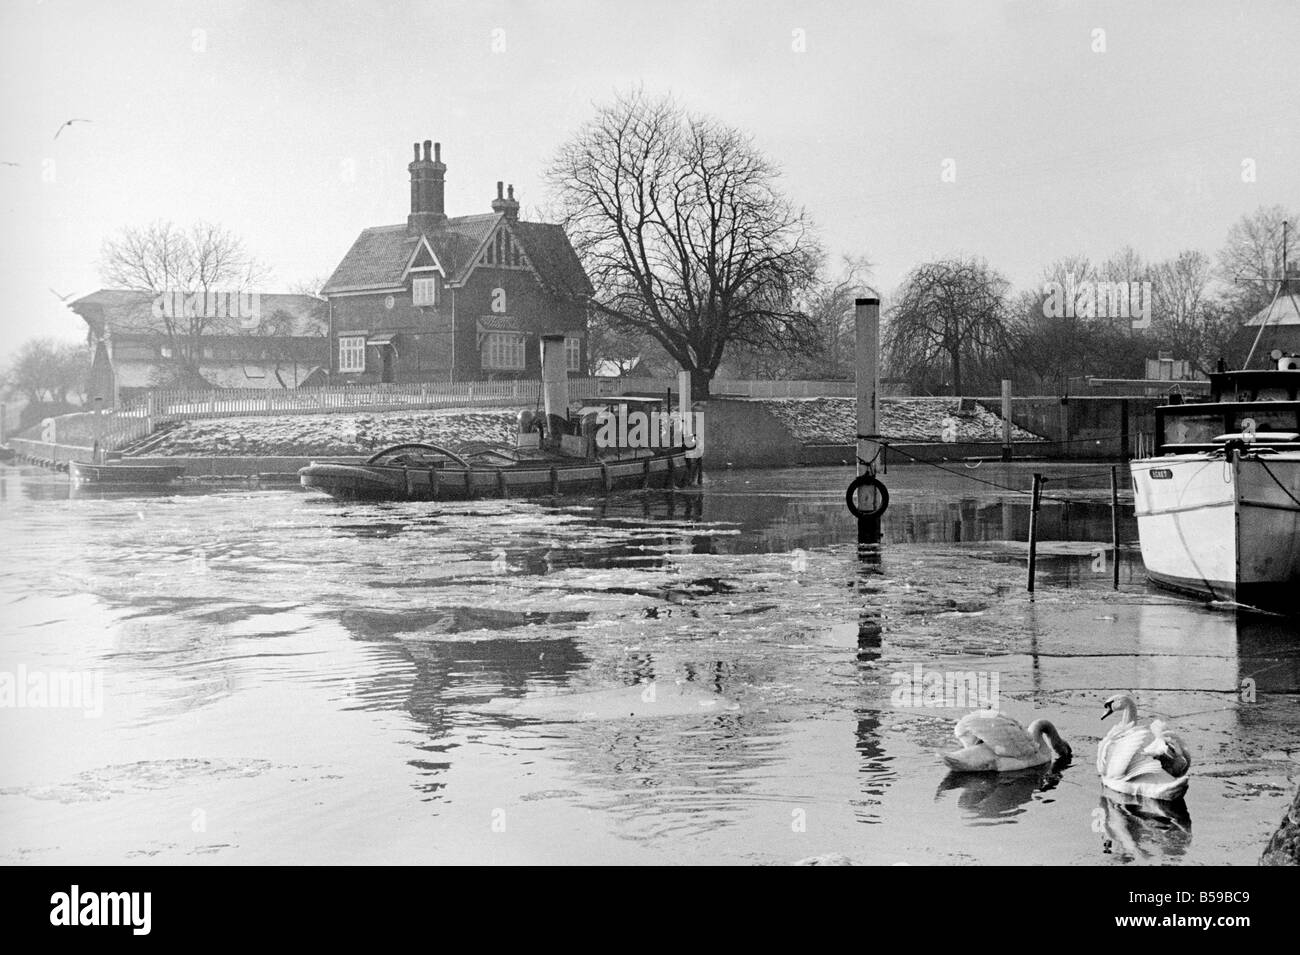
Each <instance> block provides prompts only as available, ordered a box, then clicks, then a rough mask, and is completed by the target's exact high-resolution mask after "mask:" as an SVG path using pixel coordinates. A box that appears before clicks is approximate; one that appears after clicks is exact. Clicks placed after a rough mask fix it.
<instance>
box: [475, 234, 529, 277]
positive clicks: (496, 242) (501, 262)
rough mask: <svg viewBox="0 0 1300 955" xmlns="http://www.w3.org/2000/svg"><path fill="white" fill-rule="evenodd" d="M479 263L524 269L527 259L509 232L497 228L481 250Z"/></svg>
mask: <svg viewBox="0 0 1300 955" xmlns="http://www.w3.org/2000/svg"><path fill="white" fill-rule="evenodd" d="M479 265H492V266H496V267H497V268H500V269H526V268H528V259H527V257H526V256H525V255H524V253H523V250H522V249H521V248H519V246H518V244H517V243H516V242H515V241H514V239H513V238H512V237H511V236H510V234H509V233H508V232H506V230H505V229H498V230H497V231H496V233H494V234H493V236H492V238H491V240H489V242H488V246H487V248H486V249H484V250H483V255H482V257H481V258H480V259H479Z"/></svg>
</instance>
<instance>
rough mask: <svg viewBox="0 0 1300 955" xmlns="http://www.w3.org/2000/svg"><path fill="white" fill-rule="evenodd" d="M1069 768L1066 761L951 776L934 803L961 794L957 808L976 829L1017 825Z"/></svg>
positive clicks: (945, 778)
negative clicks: (950, 794)
mask: <svg viewBox="0 0 1300 955" xmlns="http://www.w3.org/2000/svg"><path fill="white" fill-rule="evenodd" d="M1069 764H1070V760H1069V758H1068V757H1067V758H1064V759H1059V760H1057V761H1056V762H1055V763H1049V764H1047V765H1043V766H1035V767H1032V768H1030V769H1024V770H1020V771H1019V772H1014V773H959V772H950V773H948V775H947V776H945V777H944V778H943V781H942V782H941V783H939V789H938V792H936V793H935V799H936V800H937V799H939V797H940V796H942V795H943V793H946V792H950V791H952V790H958V791H959V792H960V795H959V796H958V797H957V805H958V806H959V807H960V808H961V809H964V810H966V812H967V813H968V814H969V815H970V816H972V817H974V819H975V823H974V824H975V825H988V824H1000V823H1008V822H1015V821H1016V817H1017V816H1019V815H1021V814H1022V813H1023V812H1025V808H1024V807H1025V806H1026V805H1027V804H1028V803H1029V802H1030V801H1031V800H1032V799H1033V798H1034V797H1035V795H1036V794H1038V793H1044V792H1050V791H1051V790H1053V789H1055V788H1056V786H1057V784H1058V783H1059V782H1060V781H1061V775H1062V773H1063V772H1064V770H1065V768H1066V767H1067V766H1068V765H1069Z"/></svg>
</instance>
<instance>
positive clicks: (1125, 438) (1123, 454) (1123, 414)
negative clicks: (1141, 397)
mask: <svg viewBox="0 0 1300 955" xmlns="http://www.w3.org/2000/svg"><path fill="white" fill-rule="evenodd" d="M1132 456H1133V454H1132V451H1131V449H1130V448H1129V416H1128V399H1127V398H1121V399H1120V402H1119V459H1120V460H1121V461H1127V460H1128V459H1129V458H1131V457H1132Z"/></svg>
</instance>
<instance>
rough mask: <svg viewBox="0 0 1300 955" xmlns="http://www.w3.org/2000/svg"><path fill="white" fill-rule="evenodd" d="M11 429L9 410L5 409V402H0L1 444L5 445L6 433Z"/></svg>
mask: <svg viewBox="0 0 1300 955" xmlns="http://www.w3.org/2000/svg"><path fill="white" fill-rule="evenodd" d="M8 427H9V409H8V408H7V407H5V404H4V402H0V444H4V443H5V438H6V437H7V435H6V434H5V432H6V431H7V430H8Z"/></svg>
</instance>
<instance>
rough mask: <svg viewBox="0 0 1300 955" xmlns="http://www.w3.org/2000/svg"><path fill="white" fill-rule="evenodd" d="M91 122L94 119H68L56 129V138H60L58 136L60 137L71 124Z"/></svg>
mask: <svg viewBox="0 0 1300 955" xmlns="http://www.w3.org/2000/svg"><path fill="white" fill-rule="evenodd" d="M90 122H93V120H89V119H69V120H67V121H66V122H65V123H64V124H63V125H62V126H60V127H59V128H58V129H56V130H55V131H54V138H55V139H58V138H59V133H61V132H63V131H64V130H65V129H67V128H68V127H69V126H71V125H72V124H73V123H90Z"/></svg>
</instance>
